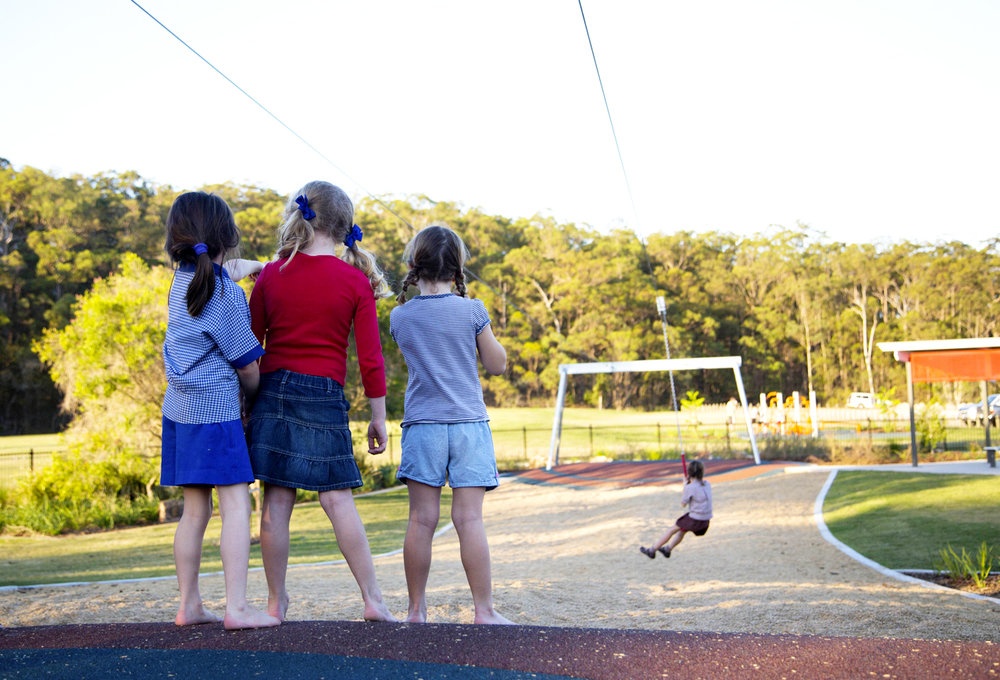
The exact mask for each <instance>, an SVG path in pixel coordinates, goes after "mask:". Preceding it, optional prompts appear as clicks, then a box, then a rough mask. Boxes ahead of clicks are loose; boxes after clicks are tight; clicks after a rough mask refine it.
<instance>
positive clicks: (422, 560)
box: [403, 480, 441, 623]
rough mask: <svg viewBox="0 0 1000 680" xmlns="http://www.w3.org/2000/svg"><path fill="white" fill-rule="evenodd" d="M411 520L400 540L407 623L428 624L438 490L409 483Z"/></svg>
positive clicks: (438, 503)
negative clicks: (428, 593)
mask: <svg viewBox="0 0 1000 680" xmlns="http://www.w3.org/2000/svg"><path fill="white" fill-rule="evenodd" d="M406 489H407V494H408V495H409V498H410V518H409V521H408V522H407V524H406V538H405V539H403V570H404V571H405V572H406V591H407V594H408V595H409V605H408V608H407V614H406V620H407V622H409V623H426V621H427V577H428V576H429V575H430V572H431V552H432V543H433V541H434V532H435V531H436V530H437V525H438V520H439V519H440V517H441V489H440V487H436V486H428V485H426V484H421V483H420V482H414V481H412V480H408V481H407V483H406Z"/></svg>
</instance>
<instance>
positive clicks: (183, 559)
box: [174, 486, 219, 626]
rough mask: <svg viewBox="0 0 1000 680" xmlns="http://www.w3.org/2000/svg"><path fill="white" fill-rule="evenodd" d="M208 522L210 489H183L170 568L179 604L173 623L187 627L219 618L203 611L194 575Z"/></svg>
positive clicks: (197, 569) (197, 567) (194, 487)
mask: <svg viewBox="0 0 1000 680" xmlns="http://www.w3.org/2000/svg"><path fill="white" fill-rule="evenodd" d="M211 518H212V488H211V487H204V486H186V487H184V511H183V512H182V513H181V519H180V521H179V522H178V523H177V530H176V531H175V532H174V564H175V565H176V568H177V585H178V586H179V588H180V591H181V603H180V607H178V609H177V616H176V617H175V618H174V623H176V624H177V625H178V626H190V625H194V624H197V623H216V622H218V621H219V617H218V616H216V615H215V614H213V613H211V612H210V611H208V610H207V609H205V607H204V605H203V604H202V601H201V590H200V589H199V588H198V571H199V569H200V568H201V545H202V543H203V542H204V540H205V528H206V527H207V526H208V520H209V519H211Z"/></svg>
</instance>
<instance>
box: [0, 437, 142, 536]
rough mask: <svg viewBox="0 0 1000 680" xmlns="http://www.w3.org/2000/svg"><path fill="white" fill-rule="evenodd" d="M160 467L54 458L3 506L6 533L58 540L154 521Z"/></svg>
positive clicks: (131, 460) (128, 457)
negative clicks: (16, 530)
mask: <svg viewBox="0 0 1000 680" xmlns="http://www.w3.org/2000/svg"><path fill="white" fill-rule="evenodd" d="M158 477H159V469H158V467H157V463H156V461H155V460H153V459H148V458H142V457H140V456H136V455H132V454H125V453H116V454H113V455H111V456H108V457H107V458H103V459H88V458H85V457H84V456H81V455H79V454H75V455H70V456H62V455H54V456H53V457H52V460H51V462H50V463H49V464H48V465H47V466H45V467H44V468H42V469H41V470H40V471H39V472H37V473H36V474H34V475H32V476H31V477H28V478H26V479H25V480H23V481H22V482H21V483H20V484H19V486H18V487H17V490H16V491H15V492H14V493H13V494H10V495H9V496H6V497H5V498H3V499H0V502H3V503H4V507H3V513H2V514H3V520H2V523H3V525H4V530H9V529H10V527H18V528H20V529H21V530H25V529H26V530H31V531H35V532H38V533H43V534H48V535H56V534H61V533H67V532H72V531H82V530H91V529H113V528H115V527H117V526H122V525H131V524H142V523H146V522H152V521H155V520H156V519H157V518H158V515H159V505H158V503H159V496H158V495H157V491H158V490H159V488H158V487H156V486H155V482H156V480H157V478H158Z"/></svg>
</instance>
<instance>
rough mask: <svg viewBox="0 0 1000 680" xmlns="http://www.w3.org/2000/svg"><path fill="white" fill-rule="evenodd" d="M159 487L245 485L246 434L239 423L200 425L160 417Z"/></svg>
mask: <svg viewBox="0 0 1000 680" xmlns="http://www.w3.org/2000/svg"><path fill="white" fill-rule="evenodd" d="M160 452H161V456H162V457H161V460H160V485H161V486H188V485H212V486H229V485H230V484H249V483H250V482H252V481H253V471H252V470H251V469H250V456H249V454H248V452H247V440H246V435H244V433H243V424H242V423H241V422H240V421H239V420H231V421H228V422H225V423H206V424H202V425H198V424H187V423H175V422H174V421H172V420H170V419H169V418H166V417H164V418H163V439H162V444H161V447H160Z"/></svg>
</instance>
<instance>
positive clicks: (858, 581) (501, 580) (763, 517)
mask: <svg viewBox="0 0 1000 680" xmlns="http://www.w3.org/2000/svg"><path fill="white" fill-rule="evenodd" d="M827 475H828V472H826V471H822V470H816V471H810V472H804V473H799V474H771V475H768V476H763V477H755V478H749V479H730V480H726V479H724V478H720V479H719V481H717V482H716V483H715V484H714V492H715V506H716V519H714V520H713V521H712V527H711V529H710V531H709V533H708V535H706V536H705V537H703V538H694V537H690V536H689V537H688V538H687V539H685V541H684V542H683V543H682V544H681V545H680V546H679V547H678V548H677V549H676V551H675V553H674V556H673V557H672V558H671V559H669V560H667V559H664V558H662V557H660V558H658V559H655V560H650V559H648V558H646V557H644V556H643V555H641V554H640V553H639V552H638V545H639V544H640V543H646V544H648V543H650V542H652V541H653V539H654V538H655V537H656V536H658V535H659V534H660V533H661V532H662V531H663V530H664V528H665V527H666V526H667V525H668V524H669V523H670V522H672V521H673V519H674V518H675V517H676V515H678V514H679V512H678V510H679V507H678V504H679V498H680V488H679V487H678V486H676V485H672V486H640V487H632V488H626V489H615V488H584V489H575V488H569V487H558V486H539V485H533V484H526V483H523V482H517V481H513V480H504V483H503V485H502V486H501V487H500V488H499V489H497V490H496V491H494V492H491V493H490V494H488V495H487V504H486V517H487V531H488V534H489V536H490V544H491V549H492V553H493V577H494V583H495V599H496V602H497V607H498V609H499V611H501V612H502V613H504V614H505V615H506V616H507V617H509V618H511V619H513V620H514V621H516V622H518V623H522V624H528V625H537V626H556V627H596V628H618V629H645V630H672V631H704V632H729V633H774V634H808V635H823V636H851V637H895V638H920V639H939V640H949V639H950V640H982V641H993V642H1000V604H997V603H996V602H995V601H990V600H977V599H971V598H968V597H964V596H962V595H960V594H958V593H957V592H952V591H941V590H935V589H929V588H926V587H923V586H920V585H916V584H911V583H906V582H901V581H897V580H894V579H892V578H890V577H886V576H883V575H882V574H880V573H879V572H877V571H874V570H872V569H870V568H868V567H866V566H864V565H861V564H859V563H858V562H855V561H854V560H852V559H850V558H849V557H847V556H846V555H844V554H842V553H841V552H840V551H838V550H837V549H836V548H834V547H833V546H832V545H830V544H829V543H827V542H826V541H825V540H824V539H823V538H822V537H821V535H820V532H819V531H818V529H817V527H816V524H815V522H814V520H813V505H814V502H815V499H816V497H817V494H818V493H819V492H820V490H821V488H822V486H823V484H824V482H825V481H826V478H827ZM376 569H377V570H378V576H379V580H380V583H381V586H382V589H383V592H384V593H385V596H386V599H387V602H388V603H389V606H390V608H391V609H392V610H393V611H394V612H395V613H396V614H397V615H399V616H402V615H403V614H404V613H405V610H406V587H405V580H404V575H403V561H402V555H401V554H400V553H396V554H391V555H386V556H380V557H378V558H377V560H376ZM289 588H290V591H291V596H292V600H293V601H292V607H291V609H290V611H289V618H290V620H298V621H308V620H346V621H350V620H358V619H360V617H361V599H360V596H359V595H358V592H357V587H356V585H355V584H354V581H353V579H352V577H351V575H350V572H349V570H348V569H347V566H346V565H344V564H336V565H330V566H322V567H298V568H293V569H292V570H290V572H289ZM202 589H203V594H204V596H205V597H206V599H207V601H208V604H209V605H210V606H211V607H213V608H215V609H216V610H217V611H221V609H222V596H223V589H222V578H221V576H217V575H208V576H204V577H203V584H202ZM249 592H250V595H251V597H252V599H253V600H254V601H256V602H257V603H258V604H262V603H263V598H264V597H265V595H266V589H265V584H264V575H263V572H261V571H254V572H251V574H250V587H249ZM428 592H429V599H430V602H431V606H430V609H429V615H430V617H431V620H432V621H433V622H436V623H468V622H470V621H471V618H472V609H471V605H470V597H469V594H468V586H467V584H466V582H465V577H464V573H463V572H462V567H461V561H460V558H459V554H458V541H457V538H456V536H455V533H454V531H448V532H446V533H445V534H443V535H442V536H440V537H439V538H438V540H437V542H436V543H435V553H434V564H433V567H432V571H431V578H430V583H429V588H428ZM176 606H177V589H176V582H175V581H174V580H173V579H165V580H158V581H145V582H135V583H110V584H96V585H85V586H69V587H52V588H38V589H21V590H18V591H8V592H4V593H0V624H2V625H4V626H7V627H10V626H37V625H51V624H78V623H119V622H157V621H161V622H162V621H170V620H172V618H173V615H174V612H175V608H176Z"/></svg>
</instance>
